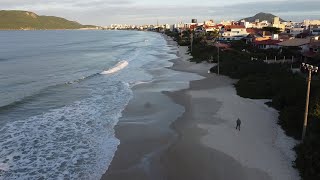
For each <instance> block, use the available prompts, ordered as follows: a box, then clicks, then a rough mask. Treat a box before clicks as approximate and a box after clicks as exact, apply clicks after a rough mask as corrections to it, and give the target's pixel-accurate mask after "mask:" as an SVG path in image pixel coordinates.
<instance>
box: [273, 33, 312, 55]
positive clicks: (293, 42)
mask: <svg viewBox="0 0 320 180" xmlns="http://www.w3.org/2000/svg"><path fill="white" fill-rule="evenodd" d="M317 40H318V37H306V38H294V39H289V40H287V41H284V42H280V43H279V44H278V45H279V46H280V47H300V48H301V52H302V53H304V52H307V51H309V45H310V43H311V42H313V41H317Z"/></svg>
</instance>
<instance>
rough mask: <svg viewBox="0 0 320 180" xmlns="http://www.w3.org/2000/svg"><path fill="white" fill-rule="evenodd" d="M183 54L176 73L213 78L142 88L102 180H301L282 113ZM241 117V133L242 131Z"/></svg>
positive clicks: (120, 129) (126, 114)
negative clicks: (174, 88) (282, 124)
mask: <svg viewBox="0 0 320 180" xmlns="http://www.w3.org/2000/svg"><path fill="white" fill-rule="evenodd" d="M165 38H167V41H168V44H169V45H170V46H173V47H174V46H175V42H173V41H172V40H171V39H170V38H168V37H165ZM178 49H179V53H178V55H179V56H180V57H181V58H180V59H177V60H174V61H173V62H174V65H173V67H171V69H173V70H176V71H178V72H191V73H195V74H199V75H201V76H202V77H206V78H199V77H193V78H195V79H197V78H198V80H195V81H192V82H190V85H189V88H187V89H186V88H185V89H184V90H179V91H174V92H167V91H166V92H163V93H158V91H157V90H159V89H154V88H155V87H156V88H159V87H165V86H166V87H171V86H175V85H177V84H184V83H185V82H184V81H183V80H181V81H180V82H168V81H165V82H166V83H167V84H166V83H165V84H163V81H161V82H162V84H161V85H159V82H152V83H150V84H144V85H141V86H137V87H136V88H135V90H134V93H135V96H134V97H135V98H134V99H133V100H132V101H131V102H130V103H129V105H128V107H127V108H126V110H125V112H124V117H123V118H122V119H121V120H120V123H119V124H118V126H117V128H116V135H117V137H118V138H119V139H120V141H121V144H120V146H119V148H118V151H117V153H116V155H115V158H114V160H113V161H112V164H111V166H110V167H109V170H108V171H107V172H106V174H105V175H104V177H103V178H102V179H107V180H109V179H110V180H111V179H116V180H122V179H123V180H126V179H130V180H131V179H137V180H144V179H150V180H157V179H170V180H209V179H210V180H212V179H214V180H235V179H237V180H269V179H270V180H271V179H281V180H296V179H299V176H298V173H297V171H296V170H295V169H293V168H292V167H291V161H292V160H293V159H294V156H295V154H294V152H293V151H292V150H291V148H292V147H293V146H294V144H295V143H296V142H295V141H294V140H292V139H291V138H288V137H287V136H285V135H284V133H283V131H282V130H281V129H280V127H279V126H278V125H277V124H276V121H277V117H278V113H277V112H276V111H275V110H274V109H271V108H269V107H267V106H266V105H265V104H264V102H265V101H263V100H250V99H244V98H241V97H239V96H237V95H236V91H235V89H234V87H233V83H235V82H236V81H235V80H232V79H230V78H228V77H225V76H217V75H215V74H208V73H207V71H208V69H209V68H211V67H212V66H213V65H212V64H194V63H190V62H188V61H187V60H188V59H189V58H190V56H188V55H187V54H186V53H187V48H186V47H179V48H178ZM176 75H177V76H179V75H180V76H184V75H186V74H179V73H178V74H176ZM189 75H190V74H189ZM175 79H177V77H176V78H175ZM191 79H192V78H191ZM157 83H158V84H157ZM175 83H177V84H175ZM187 84H188V83H187ZM180 89H181V88H180ZM162 90H165V89H162ZM164 94H165V95H167V96H168V97H170V98H171V100H170V98H166V97H167V96H165V95H164ZM142 99H144V100H142ZM145 99H149V100H148V101H146V100H145ZM172 101H174V102H175V103H176V104H175V103H172ZM179 105H180V106H179ZM183 112H184V113H183ZM238 117H239V118H240V119H241V120H242V126H241V131H240V132H239V131H237V130H235V121H236V119H237V118H238Z"/></svg>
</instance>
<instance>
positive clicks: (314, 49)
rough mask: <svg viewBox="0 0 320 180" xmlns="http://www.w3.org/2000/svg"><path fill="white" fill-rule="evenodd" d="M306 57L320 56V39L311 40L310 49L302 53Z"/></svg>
mask: <svg viewBox="0 0 320 180" xmlns="http://www.w3.org/2000/svg"><path fill="white" fill-rule="evenodd" d="M302 55H303V56H304V57H305V58H306V59H310V58H313V57H315V56H320V41H314V42H311V43H310V45H309V50H308V51H306V52H304V53H303V54H302Z"/></svg>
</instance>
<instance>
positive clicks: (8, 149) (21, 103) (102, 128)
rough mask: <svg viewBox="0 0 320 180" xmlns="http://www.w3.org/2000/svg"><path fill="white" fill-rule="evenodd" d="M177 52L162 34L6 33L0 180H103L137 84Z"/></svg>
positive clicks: (0, 74) (0, 58)
mask: <svg viewBox="0 0 320 180" xmlns="http://www.w3.org/2000/svg"><path fill="white" fill-rule="evenodd" d="M146 40H147V41H146ZM175 57H176V56H175V55H174V54H173V53H172V50H171V49H170V48H169V47H168V46H166V41H165V40H164V39H163V38H162V37H161V35H160V34H156V33H149V32H132V31H131V32H130V31H1V32H0V97H1V100H0V147H1V150H0V179H1V178H2V179H63V178H66V179H99V178H100V177H101V175H102V174H103V173H104V172H105V171H106V169H107V168H108V166H109V164H110V162H111V160H112V158H113V156H114V153H115V151H116V149H117V146H118V145H119V143H120V142H119V140H118V139H116V138H115V137H114V126H115V125H116V124H117V122H118V119H119V117H120V116H121V111H122V110H123V109H124V108H125V106H126V105H127V103H128V102H129V100H130V99H131V98H132V91H131V88H132V87H133V86H134V85H135V84H139V83H143V82H146V81H151V80H152V79H153V75H152V74H150V73H148V71H150V70H151V69H156V68H161V67H165V66H170V65H171V63H169V62H168V60H170V59H173V58H175ZM121 61H126V62H127V63H128V64H127V65H126V66H124V67H121V68H117V67H115V66H116V65H117V63H119V62H121ZM112 68H115V69H113V70H112ZM106 71H107V72H112V73H107V74H104V73H102V72H106Z"/></svg>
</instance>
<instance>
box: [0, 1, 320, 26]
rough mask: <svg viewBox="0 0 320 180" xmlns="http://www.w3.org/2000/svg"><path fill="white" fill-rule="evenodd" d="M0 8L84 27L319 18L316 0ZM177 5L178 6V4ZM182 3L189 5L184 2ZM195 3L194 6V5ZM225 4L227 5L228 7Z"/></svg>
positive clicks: (11, 4) (28, 3) (84, 3)
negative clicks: (267, 16)
mask: <svg viewBox="0 0 320 180" xmlns="http://www.w3.org/2000/svg"><path fill="white" fill-rule="evenodd" d="M0 1H1V5H0V7H1V8H2V9H23V10H30V11H35V12H36V13H39V14H44V15H56V16H62V17H66V18H68V19H71V20H77V21H79V22H81V23H84V24H98V25H108V24H111V23H128V24H145V23H156V21H157V19H158V20H159V21H160V22H161V23H165V22H167V23H176V22H178V21H186V22H189V21H190V20H191V18H198V19H199V20H200V21H202V20H205V19H214V20H223V19H234V20H239V19H241V18H244V17H248V16H252V15H254V14H256V13H258V12H268V13H274V14H275V15H279V16H281V17H282V18H284V19H288V20H302V19H303V18H317V17H319V14H320V11H319V9H318V7H319V6H320V1H319V0H307V1H303V0H290V1H289V0H283V1H270V0H269V1H267V0H265V1H257V2H247V1H245V0H230V2H229V1H228V2H229V3H231V2H232V3H233V4H232V3H231V5H224V6H223V5H221V3H217V1H214V0H210V1H209V0H208V1H207V0H203V1H201V3H200V2H198V1H186V0H185V1H181V0H180V1H179V0H176V1H174V3H170V1H168V0H161V1H152V0H148V1H146V0H140V1H133V0H118V1H116V0H92V1H88V0H78V1H74V0H47V1H45V2H44V1H40V0H28V1H25V0H0ZM179 2H181V3H179ZM186 2H192V3H191V4H190V3H186ZM195 3H198V4H195ZM229 3H228V4H229Z"/></svg>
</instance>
